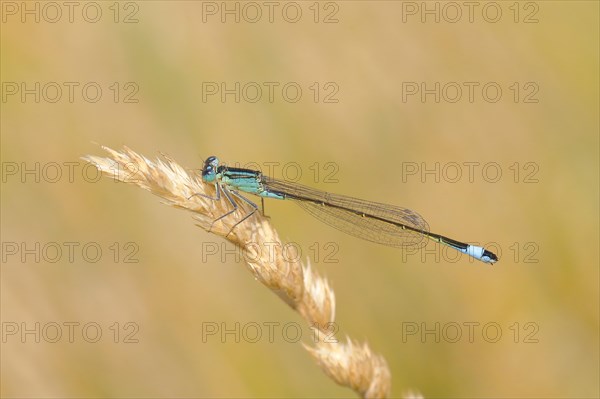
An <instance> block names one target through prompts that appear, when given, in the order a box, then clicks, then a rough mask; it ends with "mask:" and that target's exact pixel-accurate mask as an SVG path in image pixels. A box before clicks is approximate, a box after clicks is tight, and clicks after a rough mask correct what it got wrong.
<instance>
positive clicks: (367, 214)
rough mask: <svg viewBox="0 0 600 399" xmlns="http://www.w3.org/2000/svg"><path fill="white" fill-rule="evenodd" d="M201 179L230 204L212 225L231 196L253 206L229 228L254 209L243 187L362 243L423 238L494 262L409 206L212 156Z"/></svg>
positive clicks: (411, 243)
mask: <svg viewBox="0 0 600 399" xmlns="http://www.w3.org/2000/svg"><path fill="white" fill-rule="evenodd" d="M202 180H203V181H204V182H206V183H211V184H214V185H215V186H216V187H215V188H216V196H215V198H213V197H209V198H211V199H215V200H219V199H220V198H221V192H223V194H224V196H225V197H226V198H227V199H228V201H229V202H230V203H231V204H232V206H233V208H232V209H231V211H229V212H226V213H225V214H223V215H222V216H220V217H219V218H217V219H215V220H214V221H213V224H214V223H216V222H217V221H218V220H221V219H223V218H224V217H226V216H228V215H230V214H232V213H233V212H235V211H236V210H237V208H238V206H237V204H236V203H235V201H234V200H233V198H232V197H231V195H235V196H237V197H238V198H240V199H242V200H243V201H245V202H246V203H248V204H250V205H252V207H253V210H252V211H251V212H249V213H248V214H246V215H245V216H244V217H243V218H242V219H240V220H239V221H238V222H237V223H236V224H235V225H234V226H233V227H232V229H231V231H233V229H234V228H235V227H236V226H237V225H238V224H240V223H241V222H243V221H244V220H246V219H247V218H249V217H250V216H252V214H254V212H256V211H257V210H258V206H257V205H256V204H254V203H253V202H252V201H250V200H248V199H247V198H245V197H243V196H242V195H240V194H239V192H240V191H242V192H245V193H250V194H254V195H257V196H260V197H261V198H275V199H279V200H284V199H291V200H295V202H296V203H298V205H300V206H301V207H302V208H304V209H305V210H306V211H308V212H309V213H310V214H311V215H313V216H315V217H316V218H318V219H319V220H321V221H322V222H324V223H326V224H328V225H330V226H332V227H334V228H336V229H338V230H341V231H343V232H345V233H347V234H350V235H353V236H355V237H358V238H362V239H364V240H367V241H373V242H376V243H379V244H383V245H388V246H392V247H407V246H414V245H417V244H418V243H420V242H421V241H422V240H423V238H424V237H426V238H428V239H430V240H432V241H435V242H438V243H440V244H444V245H447V246H448V247H450V248H453V249H455V250H457V251H460V252H462V253H464V254H467V255H469V256H472V257H473V258H475V259H478V260H480V261H482V262H485V263H495V262H496V261H497V260H498V257H497V256H496V255H495V254H494V253H492V252H490V251H488V250H487V249H485V248H483V247H480V246H476V245H471V244H466V243H463V242H460V241H456V240H453V239H451V238H448V237H445V236H442V235H440V234H435V233H431V232H429V226H428V225H427V222H426V221H425V220H424V219H423V218H422V217H421V215H419V214H418V213H416V212H414V211H412V210H410V209H406V208H401V207H398V206H393V205H387V204H381V203H377V202H371V201H365V200H361V199H358V198H352V197H347V196H344V195H337V194H331V193H327V192H325V191H320V190H316V189H313V188H310V187H306V186H303V185H300V184H298V183H293V182H289V181H285V180H277V179H273V178H271V177H268V176H265V175H263V174H262V173H261V172H259V171H256V170H251V169H243V168H233V167H227V166H224V165H219V159H218V158H217V157H214V156H211V157H209V158H207V159H206V161H205V162H204V168H203V169H202ZM231 231H230V232H231Z"/></svg>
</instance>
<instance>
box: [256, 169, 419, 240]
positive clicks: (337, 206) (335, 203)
mask: <svg viewBox="0 0 600 399" xmlns="http://www.w3.org/2000/svg"><path fill="white" fill-rule="evenodd" d="M262 184H263V186H264V188H265V189H267V190H268V191H270V192H276V193H280V194H282V195H283V196H284V197H285V198H286V199H293V200H296V201H295V202H296V203H297V204H298V205H300V206H301V207H302V208H304V209H305V210H306V211H307V212H308V213H310V214H311V215H313V216H314V217H316V218H317V219H319V220H320V221H322V222H324V223H326V224H328V225H330V226H331V227H334V228H336V229H338V230H341V231H343V232H344V233H347V234H350V235H352V236H354V237H358V238H362V239H363V240H367V241H373V242H376V243H379V244H384V245H388V246H391V247H408V246H415V245H417V244H419V243H420V242H421V241H423V238H425V237H427V235H426V234H427V233H428V232H429V225H428V224H427V222H426V221H425V219H423V217H421V215H419V214H418V213H416V212H414V211H411V210H410V209H406V208H401V207H398V206H393V205H388V204H381V203H378V202H371V201H365V200H361V199H358V198H352V197H347V196H344V195H337V194H331V193H327V192H325V191H320V190H315V189H313V188H310V187H306V186H302V185H300V184H297V183H292V182H287V181H283V180H277V179H273V178H271V177H267V176H262Z"/></svg>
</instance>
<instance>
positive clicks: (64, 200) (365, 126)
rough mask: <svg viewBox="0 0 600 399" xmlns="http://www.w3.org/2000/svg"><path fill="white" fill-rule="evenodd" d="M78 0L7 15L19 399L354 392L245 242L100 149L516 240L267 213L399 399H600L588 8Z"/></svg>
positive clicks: (12, 347)
mask: <svg viewBox="0 0 600 399" xmlns="http://www.w3.org/2000/svg"><path fill="white" fill-rule="evenodd" d="M69 4H70V5H65V4H63V3H61V2H57V3H53V2H51V3H45V2H11V1H4V2H2V4H1V6H2V38H1V46H2V60H1V80H2V103H1V107H2V113H1V114H2V116H1V129H2V147H1V156H2V194H1V199H2V207H1V211H2V215H1V216H2V225H1V232H2V268H1V311H2V312H1V313H2V314H1V319H2V351H1V366H2V367H1V377H2V383H1V386H2V388H1V394H2V396H3V397H15V398H25V397H27V398H32V397H39V398H42V397H79V398H81V397H117V396H118V397H123V398H128V397H131V398H133V397H190V398H191V397H248V398H250V397H290V398H293V397H353V396H354V394H353V392H352V391H350V390H349V389H347V388H343V387H340V386H337V385H336V384H335V383H333V382H332V381H331V380H330V379H329V378H327V377H326V376H325V374H324V373H323V372H322V371H321V370H320V369H319V367H318V366H317V365H316V364H315V363H314V362H313V361H312V359H311V358H310V357H309V355H308V354H307V352H306V351H305V350H304V349H303V348H302V346H301V344H300V342H304V343H308V344H310V343H311V341H312V339H313V337H312V335H311V333H310V330H309V328H308V326H305V325H304V323H303V321H302V319H301V318H300V317H299V316H298V314H296V313H295V312H294V311H292V310H291V309H290V308H289V307H288V306H287V305H285V304H284V303H283V302H282V301H281V300H280V299H279V298H277V297H276V296H275V295H273V294H272V293H271V292H269V290H268V289H266V288H265V287H263V286H261V285H260V284H259V283H258V282H256V281H255V280H254V279H253V278H252V276H251V274H250V273H248V272H247V270H246V268H245V266H244V262H243V259H241V258H240V257H239V256H236V255H235V248H234V247H233V246H232V245H231V244H229V243H227V242H226V241H225V240H223V239H222V238H220V237H217V236H214V235H211V234H209V233H206V232H205V231H203V230H202V229H200V228H198V227H196V226H195V225H194V221H193V219H192V218H191V215H190V214H186V212H184V211H180V210H177V209H174V208H170V207H167V206H164V205H162V204H161V203H160V200H159V199H158V198H157V197H154V196H152V195H150V194H148V193H147V192H145V191H143V190H140V189H138V188H135V187H132V186H127V185H124V184H115V183H114V182H113V181H111V180H110V179H107V178H99V177H98V176H97V174H96V172H95V170H94V169H93V168H89V167H86V166H85V163H84V162H83V161H81V160H80V157H81V156H83V155H85V154H95V155H103V154H104V151H103V150H102V149H101V148H100V147H99V146H98V144H100V145H106V146H109V147H111V148H115V149H119V148H121V147H122V146H123V145H127V146H129V147H131V148H132V149H133V150H135V151H138V152H140V153H142V154H144V155H146V156H147V157H149V158H154V157H156V156H158V155H159V153H161V152H163V153H166V154H169V156H171V157H173V158H174V159H175V160H177V161H178V162H179V163H181V164H182V165H184V166H185V167H187V168H189V169H198V168H200V167H201V166H202V163H203V161H204V159H205V158H206V157H208V156H209V155H218V156H219V157H220V158H221V159H222V161H223V162H225V163H228V164H230V165H237V166H246V167H251V168H254V169H255V168H260V169H262V170H263V171H265V172H268V173H269V174H270V175H272V176H275V177H279V178H282V177H284V178H288V179H292V180H296V181H299V182H301V183H304V184H306V185H310V186H313V187H317V188H320V189H323V190H327V191H331V192H336V193H342V194H346V195H351V196H355V197H360V198H365V199H369V200H373V201H378V202H385V203H390V204H395V205H399V206H403V207H407V208H410V209H414V210H416V211H418V212H419V213H420V214H422V215H423V216H424V217H425V219H426V220H427V221H428V223H429V225H430V228H431V230H432V231H434V232H438V233H441V234H445V235H447V236H449V237H452V238H455V239H458V240H462V241H468V242H471V243H479V244H482V245H486V246H487V247H489V248H490V249H492V250H494V251H495V252H496V253H498V254H499V256H500V262H498V263H497V264H495V265H493V266H490V265H486V264H483V263H479V262H476V261H472V260H469V259H467V258H466V257H460V256H456V254H454V253H452V251H450V250H446V249H443V248H439V247H438V246H436V245H434V244H433V243H431V244H429V245H428V246H427V247H426V249H425V250H422V251H417V252H407V251H404V252H403V251H400V250H398V249H394V248H387V247H383V246H379V245H376V244H372V243H369V242H364V241H361V240H358V239H355V238H353V237H350V236H347V235H345V234H343V233H341V232H339V231H337V230H334V229H332V228H330V227H328V226H326V225H324V224H321V223H320V222H319V221H317V220H316V219H313V218H312V217H310V216H309V215H308V214H306V213H304V211H303V210H302V209H301V208H299V207H297V206H294V205H293V204H289V203H286V202H277V201H269V202H267V203H266V210H267V214H269V216H271V218H272V222H273V224H274V225H275V227H276V228H277V229H278V231H279V233H280V235H281V238H282V239H283V240H285V241H288V242H292V243H294V245H297V247H298V248H301V256H302V258H303V259H309V260H310V262H311V264H312V265H313V266H314V267H315V268H316V269H317V270H318V271H319V273H321V274H322V275H324V276H326V277H327V279H328V280H329V282H330V284H331V286H332V288H333V289H334V291H335V293H336V299H337V320H336V321H337V327H338V328H339V331H338V337H339V338H342V339H343V338H344V336H345V335H346V334H347V335H349V336H351V337H352V338H355V339H358V340H360V341H367V342H368V343H369V345H370V346H371V347H372V348H373V350H374V351H375V352H377V353H379V354H381V355H383V356H384V357H385V358H386V359H387V361H388V363H389V366H390V369H391V371H392V376H393V391H392V393H393V396H401V395H402V394H403V393H404V392H405V391H406V390H407V389H413V390H418V391H420V392H421V393H422V394H424V395H425V396H426V397H519V398H524V397H550V396H552V397H590V398H591V397H598V395H599V394H600V392H599V380H598V378H599V377H598V375H599V367H598V364H599V363H598V362H599V337H598V334H599V333H598V331H599V320H598V318H599V316H598V315H599V292H598V287H599V272H598V270H599V268H598V265H599V259H598V256H599V248H598V242H599V237H598V235H599V234H598V221H599V215H598V204H599V202H598V201H599V183H598V181H599V172H598V165H599V155H598V151H599V142H598V141H599V139H598V138H599V134H598V132H599V126H598V120H599V119H598V109H599V101H598V91H599V89H598V87H599V82H598V77H599V73H598V71H599V57H598V45H599V43H598V37H599V23H598V11H599V10H598V3H597V2H584V1H581V2H567V1H553V2H499V3H486V2H473V3H470V4H471V5H465V4H463V3H445V2H427V3H423V2H383V1H382V2H365V1H357V2H292V3H285V2H271V3H268V2H266V3H263V2H251V3H246V2H200V1H198V2H194V1H171V2H166V1H152V2H91V3H87V2H71V3H69ZM269 326H273V327H272V330H271V329H270V327H269Z"/></svg>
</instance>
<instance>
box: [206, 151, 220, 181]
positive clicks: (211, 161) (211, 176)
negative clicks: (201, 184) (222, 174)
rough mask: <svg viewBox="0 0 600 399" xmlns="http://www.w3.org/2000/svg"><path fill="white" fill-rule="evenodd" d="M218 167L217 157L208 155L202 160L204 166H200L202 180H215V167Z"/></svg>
mask: <svg viewBox="0 0 600 399" xmlns="http://www.w3.org/2000/svg"><path fill="white" fill-rule="evenodd" d="M218 167H219V158H217V157H215V156H214V155H213V156H210V157H208V158H206V161H204V167H203V168H202V180H204V181H205V182H212V181H213V180H215V177H216V174H217V168H218Z"/></svg>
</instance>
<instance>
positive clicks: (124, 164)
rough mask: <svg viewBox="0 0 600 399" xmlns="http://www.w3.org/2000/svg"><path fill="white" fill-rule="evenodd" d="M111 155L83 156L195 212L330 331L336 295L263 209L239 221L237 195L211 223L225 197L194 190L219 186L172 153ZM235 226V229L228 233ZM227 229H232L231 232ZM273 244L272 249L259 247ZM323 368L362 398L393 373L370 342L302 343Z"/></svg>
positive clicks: (242, 207)
mask: <svg viewBox="0 0 600 399" xmlns="http://www.w3.org/2000/svg"><path fill="white" fill-rule="evenodd" d="M102 148H103V149H104V150H106V151H107V152H108V153H109V157H98V156H93V155H87V156H84V157H83V159H84V160H86V161H88V162H90V163H92V164H94V165H96V167H97V168H98V169H99V170H100V171H101V172H102V173H104V174H105V175H107V176H109V177H112V178H114V179H117V180H119V181H122V182H125V183H132V184H135V185H137V186H139V187H141V188H143V189H146V190H148V191H150V192H151V193H152V194H155V195H157V196H159V197H161V198H162V199H163V200H164V201H165V202H166V203H167V204H169V205H172V206H175V207H177V208H182V209H187V210H189V211H192V212H194V214H195V215H194V217H195V219H196V220H197V221H198V222H199V223H198V225H199V226H200V227H202V228H204V229H205V230H207V231H208V230H209V229H210V232H211V233H213V234H216V235H219V236H221V237H224V238H226V239H227V240H229V241H231V242H232V243H234V244H235V245H237V246H239V247H240V248H241V249H242V250H243V251H245V253H246V254H247V256H245V257H244V258H245V260H246V262H247V265H248V268H249V270H250V272H251V273H252V274H253V275H254V277H255V278H256V279H258V280H259V281H260V282H262V283H263V284H264V285H265V286H267V287H268V288H269V289H270V290H272V291H273V292H275V293H276V294H277V295H279V297H280V298H282V299H283V300H284V301H285V302H286V303H287V304H288V305H290V306H291V307H292V308H293V309H295V310H296V311H298V312H299V313H300V314H301V315H302V317H303V318H304V319H305V320H306V322H307V323H308V325H309V326H311V327H317V328H318V329H319V330H320V331H322V332H324V333H325V332H327V326H328V325H330V323H333V322H334V320H335V296H334V293H333V290H332V289H331V288H330V287H329V284H328V283H327V281H326V280H325V279H324V278H322V277H321V276H319V274H318V273H317V272H316V271H314V270H313V269H312V268H311V267H310V264H302V262H300V261H299V260H297V258H298V257H296V256H286V254H285V253H284V248H285V246H284V245H283V243H281V240H280V239H279V235H278V234H277V232H276V231H275V229H274V228H273V226H272V225H271V223H270V222H269V219H267V218H266V217H264V216H263V215H262V213H261V212H255V213H254V215H253V216H252V217H250V218H248V219H247V220H246V221H244V222H243V223H240V224H239V225H237V226H236V227H235V228H234V229H233V230H232V228H233V227H234V225H235V223H236V221H238V220H240V218H241V217H243V216H244V215H245V214H247V212H248V211H250V210H251V208H250V205H248V204H246V203H244V202H243V201H239V200H238V199H237V198H235V197H234V199H235V200H236V203H237V205H238V210H237V211H236V212H235V213H234V214H233V215H230V216H227V217H225V218H223V219H221V220H220V221H218V222H216V223H214V224H213V221H214V220H215V219H217V218H218V217H219V216H221V215H223V214H224V213H226V212H228V211H230V210H231V208H232V207H231V204H230V203H229V202H228V200H227V199H226V198H224V196H221V200H220V201H215V200H212V199H210V198H206V197H203V196H201V195H195V194H205V195H208V196H211V197H214V196H215V187H214V186H213V185H212V184H204V183H203V182H202V179H201V177H200V176H199V175H198V174H197V173H195V172H191V171H187V170H185V169H184V168H182V167H181V166H180V165H179V164H177V163H176V162H174V161H173V160H172V159H170V158H169V157H167V156H165V155H163V159H157V160H156V161H151V160H149V159H147V158H145V157H144V156H142V155H139V154H137V153H136V152H134V151H132V150H131V149H129V148H127V147H123V149H122V150H121V151H115V150H112V149H110V148H107V147H102ZM230 231H231V233H230ZM228 233H229V234H228ZM261 248H262V249H264V248H270V250H269V251H265V250H261ZM304 346H305V348H306V349H307V350H308V352H309V353H310V354H311V355H312V356H313V358H314V359H315V360H316V362H317V363H318V364H319V366H320V367H321V368H322V369H323V370H324V372H325V373H326V374H327V375H328V376H329V377H330V378H332V379H333V380H334V381H335V382H337V383H338V384H340V385H343V386H347V387H349V388H351V389H353V390H354V391H355V392H357V393H358V394H360V395H361V396H362V397H364V398H384V397H388V396H389V394H390V387H391V376H390V371H389V368H388V365H387V363H386V361H385V359H384V358H383V357H381V356H379V355H376V354H374V353H373V352H372V351H371V349H370V348H369V346H368V345H367V344H366V343H364V344H362V345H360V344H358V343H356V342H353V341H351V340H350V339H348V338H347V339H346V343H342V342H337V343H327V342H323V340H318V341H317V342H316V343H315V346H314V347H311V346H308V345H304Z"/></svg>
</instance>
